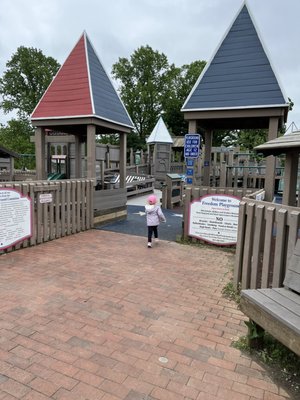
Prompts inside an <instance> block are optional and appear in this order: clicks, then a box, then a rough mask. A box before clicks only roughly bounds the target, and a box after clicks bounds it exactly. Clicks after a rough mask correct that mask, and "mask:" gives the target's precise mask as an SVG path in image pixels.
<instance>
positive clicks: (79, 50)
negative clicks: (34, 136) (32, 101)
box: [31, 32, 133, 128]
mask: <svg viewBox="0 0 300 400" xmlns="http://www.w3.org/2000/svg"><path fill="white" fill-rule="evenodd" d="M87 117H92V118H96V119H99V120H103V121H106V122H109V123H114V124H118V125H121V126H124V127H128V128H133V123H132V121H131V118H130V116H129V114H128V112H127V110H126V108H125V106H124V104H123V103H122V101H121V99H120V97H119V96H118V94H117V92H116V90H115V88H114V86H113V84H112V82H111V80H110V78H109V76H108V74H107V73H106V72H105V70H104V68H103V65H102V63H101V61H100V60H99V58H98V56H97V54H96V52H95V50H94V48H93V46H92V44H91V42H90V40H89V38H88V36H87V34H86V32H84V33H83V34H82V36H81V37H80V39H79V41H78V42H77V44H76V45H75V47H74V48H73V50H72V51H71V53H70V55H69V56H68V57H67V59H66V61H65V62H64V63H63V65H62V66H61V68H60V69H59V71H58V73H57V74H56V76H55V78H54V79H53V81H52V82H51V83H50V85H49V87H48V89H47V90H46V92H45V93H44V95H43V97H42V98H41V100H40V102H39V103H38V104H37V106H36V108H35V109H34V111H33V113H32V115H31V120H32V122H33V123H34V122H38V121H39V120H48V121H49V120H57V122H58V123H59V120H61V119H67V118H72V119H73V118H75V119H76V118H78V119H80V118H87Z"/></svg>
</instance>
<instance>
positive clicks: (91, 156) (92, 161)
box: [86, 125, 96, 179]
mask: <svg viewBox="0 0 300 400" xmlns="http://www.w3.org/2000/svg"><path fill="white" fill-rule="evenodd" d="M86 174H87V178H89V179H96V127H95V125H88V126H87V171H86Z"/></svg>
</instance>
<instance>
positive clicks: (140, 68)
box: [112, 45, 175, 140]
mask: <svg viewBox="0 0 300 400" xmlns="http://www.w3.org/2000/svg"><path fill="white" fill-rule="evenodd" d="M174 68H175V67H174V66H173V65H172V66H170V65H169V62H168V59H167V57H166V56H165V54H163V53H159V52H158V51H154V50H153V49H152V48H151V47H150V46H148V45H147V46H142V47H140V48H138V49H137V50H135V51H134V52H133V54H132V55H131V57H130V59H127V58H119V61H118V62H117V63H115V64H114V65H113V67H112V74H113V76H114V78H116V79H117V80H118V81H119V82H120V88H119V90H120V95H121V98H122V100H123V102H124V104H125V106H126V108H127V110H128V112H129V115H130V116H131V118H132V120H133V122H134V125H135V129H136V132H137V133H138V135H139V137H140V138H141V139H142V140H145V137H146V136H148V135H149V134H150V133H151V130H152V129H153V127H154V126H155V124H156V122H157V119H158V117H159V115H160V114H161V111H162V103H163V99H164V95H165V93H166V90H167V88H168V85H169V80H170V79H169V76H170V75H169V74H170V70H171V69H174Z"/></svg>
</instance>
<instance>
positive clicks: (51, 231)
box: [48, 182, 57, 240]
mask: <svg viewBox="0 0 300 400" xmlns="http://www.w3.org/2000/svg"><path fill="white" fill-rule="evenodd" d="M53 183H54V182H50V187H49V189H50V188H51V186H52V185H53ZM49 192H50V193H51V189H50V190H49ZM56 192H57V190H55V191H54V192H53V193H52V201H51V202H50V203H48V209H49V222H48V224H49V225H48V226H49V239H50V240H53V239H55V228H54V202H55V193H56Z"/></svg>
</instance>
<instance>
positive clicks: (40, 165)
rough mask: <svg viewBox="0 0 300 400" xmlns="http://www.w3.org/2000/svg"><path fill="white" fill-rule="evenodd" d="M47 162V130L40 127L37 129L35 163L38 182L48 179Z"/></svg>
mask: <svg viewBox="0 0 300 400" xmlns="http://www.w3.org/2000/svg"><path fill="white" fill-rule="evenodd" d="M45 162H46V151H45V130H44V128H43V127H38V128H35V163H36V179H37V180H43V179H46V171H45Z"/></svg>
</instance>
